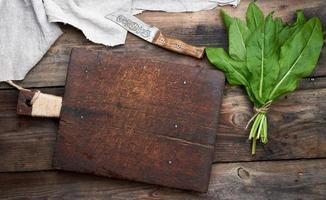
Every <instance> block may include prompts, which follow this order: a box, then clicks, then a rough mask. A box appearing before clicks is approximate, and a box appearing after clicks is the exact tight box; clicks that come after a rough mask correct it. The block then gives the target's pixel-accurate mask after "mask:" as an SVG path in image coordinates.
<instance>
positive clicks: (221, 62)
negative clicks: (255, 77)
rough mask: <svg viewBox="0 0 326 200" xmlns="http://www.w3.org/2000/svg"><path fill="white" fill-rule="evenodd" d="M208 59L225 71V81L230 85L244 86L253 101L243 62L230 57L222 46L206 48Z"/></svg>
mask: <svg viewBox="0 0 326 200" xmlns="http://www.w3.org/2000/svg"><path fill="white" fill-rule="evenodd" d="M206 55H207V58H208V60H209V61H210V62H211V63H212V64H213V65H214V66H215V67H217V68H218V69H220V70H222V71H223V72H224V73H225V76H226V79H227V81H228V82H229V83H230V84H232V85H242V86H244V87H245V89H246V91H247V93H248V95H249V98H250V100H251V101H253V102H255V101H256V100H255V99H254V97H253V95H252V94H251V90H250V86H249V82H248V81H247V80H248V76H249V72H248V69H247V67H246V63H245V62H241V61H236V60H234V59H232V58H231V57H230V56H229V55H228V54H227V53H226V52H225V50H224V49H222V48H206Z"/></svg>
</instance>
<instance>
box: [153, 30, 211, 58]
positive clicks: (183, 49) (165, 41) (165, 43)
mask: <svg viewBox="0 0 326 200" xmlns="http://www.w3.org/2000/svg"><path fill="white" fill-rule="evenodd" d="M153 43H154V44H156V45H158V46H161V47H163V48H165V49H168V50H171V51H174V52H177V53H180V54H184V55H188V56H192V57H195V58H199V59H200V58H202V57H203V56H204V52H205V48H204V47H195V46H192V45H189V44H187V43H185V42H182V41H181V40H177V39H173V38H169V37H167V36H165V35H163V34H162V33H161V32H158V33H157V35H156V37H155V38H154V41H153Z"/></svg>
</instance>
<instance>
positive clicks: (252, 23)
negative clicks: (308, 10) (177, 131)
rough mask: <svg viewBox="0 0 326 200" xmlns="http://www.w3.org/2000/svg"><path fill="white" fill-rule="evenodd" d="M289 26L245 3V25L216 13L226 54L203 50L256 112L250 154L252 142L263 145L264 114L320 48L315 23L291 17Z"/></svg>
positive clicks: (306, 71) (290, 88) (308, 70)
mask: <svg viewBox="0 0 326 200" xmlns="http://www.w3.org/2000/svg"><path fill="white" fill-rule="evenodd" d="M296 16H297V17H296V21H295V22H294V23H292V24H290V25H286V24H284V23H283V21H282V19H280V18H276V19H273V13H271V14H269V15H268V16H267V17H266V18H264V15H263V13H262V11H261V10H260V9H259V8H258V7H257V6H256V5H255V4H254V3H250V5H249V7H248V9H247V16H246V18H247V23H245V22H243V21H241V20H240V19H237V18H232V17H231V16H229V15H227V14H226V13H224V12H222V17H223V20H224V24H225V26H226V27H227V29H228V33H229V34H228V35H229V54H228V53H227V52H225V51H224V50H223V49H221V48H208V49H206V54H207V57H208V59H209V61H210V62H211V63H213V64H214V65H215V66H216V67H217V68H218V69H221V70H223V71H224V72H225V75H226V78H227V80H228V82H229V83H230V84H233V85H242V86H244V87H245V89H246V91H247V93H248V95H249V98H250V100H251V101H252V102H253V103H254V108H255V109H254V110H255V111H256V113H255V115H254V117H253V118H252V119H253V120H250V121H254V123H253V126H252V127H251V131H250V135H249V139H251V140H252V153H253V154H255V149H256V141H257V140H259V139H260V141H261V142H262V143H264V144H265V143H267V141H268V138H267V131H268V130H267V129H268V127H267V122H268V120H267V112H268V109H269V108H270V106H271V103H272V102H275V101H276V99H277V98H278V97H279V96H281V95H283V94H285V93H287V92H290V91H293V90H295V88H296V87H297V84H298V81H299V80H300V79H301V78H303V77H305V76H308V75H309V74H310V73H311V72H312V71H313V69H314V68H315V66H316V64H317V61H318V58H319V55H320V52H321V48H322V46H323V42H324V39H323V32H322V26H321V23H320V21H319V19H317V18H312V19H310V20H309V21H307V19H306V18H305V16H304V14H303V12H302V11H297V13H296Z"/></svg>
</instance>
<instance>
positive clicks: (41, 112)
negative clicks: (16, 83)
mask: <svg viewBox="0 0 326 200" xmlns="http://www.w3.org/2000/svg"><path fill="white" fill-rule="evenodd" d="M61 107H62V97H58V96H55V95H51V94H44V93H42V92H40V91H30V90H20V92H19V97H18V103H17V114H18V115H27V116H33V117H51V118H59V116H60V111H61Z"/></svg>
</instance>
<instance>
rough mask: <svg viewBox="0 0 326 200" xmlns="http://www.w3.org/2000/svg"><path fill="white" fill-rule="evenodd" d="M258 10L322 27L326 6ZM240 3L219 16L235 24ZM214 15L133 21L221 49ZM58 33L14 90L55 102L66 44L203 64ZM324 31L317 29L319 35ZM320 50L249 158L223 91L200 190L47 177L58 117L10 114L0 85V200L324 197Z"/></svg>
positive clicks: (237, 117) (325, 83)
mask: <svg viewBox="0 0 326 200" xmlns="http://www.w3.org/2000/svg"><path fill="white" fill-rule="evenodd" d="M258 4H259V5H260V6H261V7H262V8H263V10H264V11H265V13H266V12H268V11H271V10H275V11H276V13H275V15H276V16H281V17H284V18H285V19H286V20H291V19H293V16H294V11H295V10H297V9H304V11H305V13H306V15H307V16H309V17H311V16H318V17H319V18H320V19H321V20H322V22H323V26H324V27H326V10H325V7H326V1H324V0H312V1H304V0H288V1H283V0H275V1H270V0H266V1H258ZM247 5H248V0H243V1H242V2H241V4H240V6H239V7H238V8H236V9H234V8H231V7H228V8H225V10H226V11H227V12H229V13H232V15H235V16H239V17H244V13H245V10H246V8H247ZM219 10H220V8H216V9H214V10H211V11H202V12H196V13H154V12H145V13H143V14H141V15H140V18H141V19H143V20H144V21H146V22H148V23H150V24H153V25H155V26H157V27H159V28H161V29H162V30H163V31H164V32H165V33H167V34H169V35H170V36H174V37H176V38H180V39H183V40H184V41H186V42H189V43H191V44H194V45H203V46H224V47H227V40H226V33H225V29H224V27H223V25H222V22H221V19H220V16H219ZM62 29H63V31H64V34H63V36H61V38H60V39H59V40H58V41H57V42H56V43H55V45H54V46H53V47H52V48H51V49H50V51H49V52H48V53H47V54H46V56H45V57H44V58H43V59H42V60H41V62H40V63H39V64H38V65H37V66H36V67H35V68H34V69H33V70H32V71H31V72H30V73H29V74H28V76H27V78H26V79H25V80H24V81H23V82H22V83H21V84H22V85H23V86H24V87H28V88H39V89H40V90H42V91H43V92H48V93H53V94H56V95H63V91H64V85H65V78H66V70H67V65H68V60H69V55H70V50H71V48H73V47H84V48H87V49H102V50H103V49H105V50H108V51H117V52H121V53H124V52H128V53H133V54H135V55H137V56H139V57H145V58H149V59H155V60H162V61H166V60H168V61H169V62H172V63H173V62H175V63H184V64H188V65H189V66H196V67H203V66H204V65H207V60H204V61H198V60H195V59H192V58H189V57H186V56H179V55H175V54H173V53H171V52H168V51H165V50H162V49H160V48H158V47H155V46H153V45H151V44H149V43H146V42H144V41H142V40H140V39H139V38H136V37H134V36H132V35H129V36H128V38H127V44H126V45H125V46H123V47H116V48H108V47H104V46H102V45H96V44H93V43H91V42H89V41H88V40H87V39H86V38H85V37H84V36H83V35H82V33H81V32H80V31H78V30H76V29H74V28H72V27H70V26H63V25H62ZM324 33H325V32H324ZM325 65H326V49H325V48H324V49H323V52H322V56H321V58H320V60H319V63H318V66H317V69H316V70H315V72H314V73H313V75H312V76H311V77H307V78H306V79H304V80H303V81H302V82H301V83H300V86H299V89H298V90H297V91H296V92H294V93H292V94H289V95H286V96H283V97H282V98H281V99H280V100H279V101H278V102H277V103H275V104H274V105H273V106H272V109H271V111H270V113H269V114H268V115H269V125H270V126H269V143H268V144H267V145H265V146H262V145H258V147H257V155H256V156H251V155H250V143H249V142H248V141H247V137H248V133H247V131H245V130H244V126H245V125H246V123H247V121H248V120H249V119H250V117H251V116H252V105H251V104H250V103H249V101H248V99H247V97H246V95H245V93H244V91H243V90H242V89H241V88H239V87H232V86H230V85H227V86H226V88H225V91H224V102H223V107H222V111H221V113H220V124H219V131H218V133H217V143H216V153H215V164H214V166H213V170H212V175H211V182H210V188H209V192H208V193H205V194H200V193H194V192H187V191H180V190H174V189H168V188H163V187H159V186H153V185H148V184H142V183H135V182H128V181H120V180H113V179H108V178H102V177H95V176H90V175H81V174H77V173H65V172H57V171H53V170H52V167H51V166H52V161H51V159H52V153H53V145H54V142H55V137H56V133H57V127H58V120H55V119H35V118H29V117H21V116H17V115H16V110H15V109H16V103H17V94H18V93H17V91H16V90H14V89H12V88H10V87H9V86H7V85H5V84H1V85H0V88H1V89H0V127H1V128H0V152H1V155H0V172H1V173H0V198H1V199H2V198H22V197H34V198H42V199H43V198H58V199H62V198H67V199H71V198H77V199H81V198H83V199H110V198H112V199H240V198H241V199H324V198H325V197H326V159H325V158H326V134H325V130H326V67H325Z"/></svg>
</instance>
